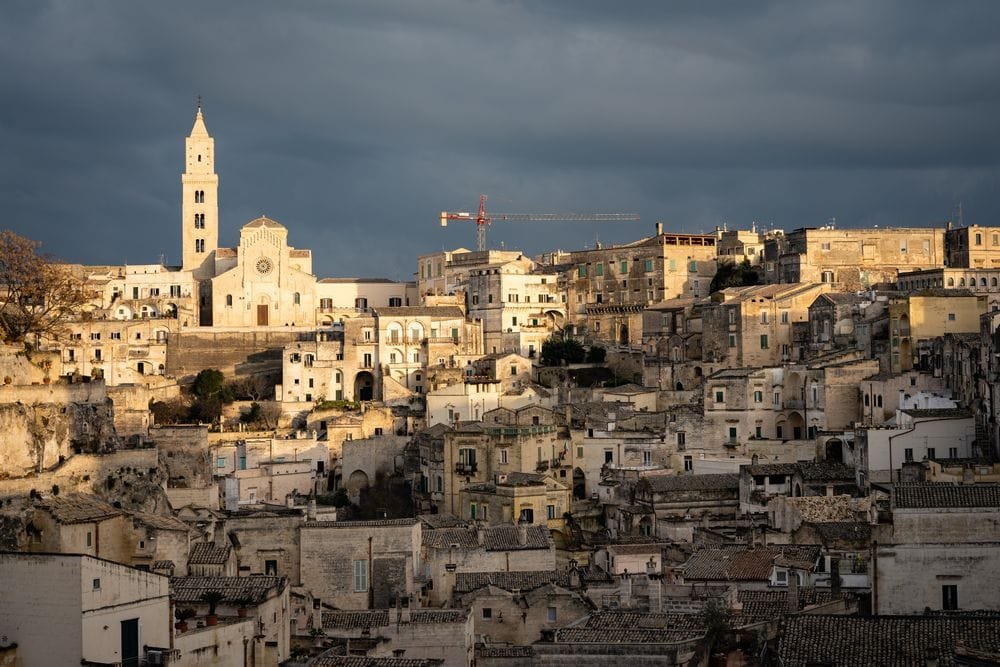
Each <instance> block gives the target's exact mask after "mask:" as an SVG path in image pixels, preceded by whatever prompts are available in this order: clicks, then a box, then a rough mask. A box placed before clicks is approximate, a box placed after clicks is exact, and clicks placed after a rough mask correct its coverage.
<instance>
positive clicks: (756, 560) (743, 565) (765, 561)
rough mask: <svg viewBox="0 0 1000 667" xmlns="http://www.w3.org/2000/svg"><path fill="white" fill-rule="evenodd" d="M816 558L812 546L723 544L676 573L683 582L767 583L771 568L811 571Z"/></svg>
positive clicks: (698, 555) (699, 554) (706, 550)
mask: <svg viewBox="0 0 1000 667" xmlns="http://www.w3.org/2000/svg"><path fill="white" fill-rule="evenodd" d="M819 554H820V547H819V546H812V545H769V546H760V547H755V548H752V549H751V548H749V547H747V546H746V545H743V544H727V545H723V546H718V547H708V548H704V549H699V550H698V551H696V552H694V553H693V554H692V555H691V558H689V559H688V560H687V562H686V563H684V565H682V566H680V568H679V569H680V571H681V573H682V574H683V576H684V579H685V580H687V581H694V580H697V581H767V580H768V579H770V576H771V569H772V568H773V566H774V565H781V566H784V567H795V568H799V569H812V566H813V564H814V563H815V562H816V559H817V558H819Z"/></svg>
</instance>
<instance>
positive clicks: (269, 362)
mask: <svg viewBox="0 0 1000 667" xmlns="http://www.w3.org/2000/svg"><path fill="white" fill-rule="evenodd" d="M311 336H312V333H311V332H303V331H291V330H289V331H282V330H281V329H261V330H259V331H258V330H247V331H226V332H218V331H213V330H211V329H186V330H182V331H181V332H180V333H177V334H175V335H173V336H171V337H170V338H169V339H168V340H167V373H168V374H169V375H173V376H175V377H177V378H179V379H181V380H183V381H186V380H191V379H193V378H194V376H195V375H197V374H198V372H199V371H201V370H204V369H206V368H217V369H219V370H220V371H222V372H223V373H224V374H225V375H226V376H228V377H232V376H235V375H248V374H253V373H274V374H277V375H279V376H280V375H281V354H282V350H283V349H284V346H285V345H288V344H289V343H294V342H297V341H302V340H308V339H309V338H310V337H311Z"/></svg>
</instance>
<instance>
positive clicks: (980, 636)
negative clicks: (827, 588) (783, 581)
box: [778, 614, 1000, 667]
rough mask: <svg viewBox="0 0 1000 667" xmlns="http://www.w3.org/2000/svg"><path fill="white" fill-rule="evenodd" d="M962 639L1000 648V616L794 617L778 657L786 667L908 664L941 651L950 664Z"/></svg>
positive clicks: (941, 661) (945, 666) (943, 665)
mask: <svg viewBox="0 0 1000 667" xmlns="http://www.w3.org/2000/svg"><path fill="white" fill-rule="evenodd" d="M959 642H962V643H966V642H968V643H971V644H975V645H977V646H980V647H992V648H994V649H997V648H1000V615H998V616H971V615H964V614H956V615H954V616H926V615H922V616H876V617H866V618H862V617H856V616H826V615H800V616H790V617H788V618H786V619H785V622H784V626H783V628H782V633H781V640H780V641H779V644H778V659H779V660H780V661H781V664H782V665H785V667H806V666H807V665H828V666H829V667H909V666H910V665H924V664H929V663H928V659H929V658H931V657H932V656H933V655H934V654H936V655H937V657H938V665H940V667H950V666H951V665H954V664H955V661H954V649H955V646H956V644H957V643H959Z"/></svg>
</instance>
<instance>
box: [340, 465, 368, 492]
mask: <svg viewBox="0 0 1000 667" xmlns="http://www.w3.org/2000/svg"><path fill="white" fill-rule="evenodd" d="M345 486H346V487H347V494H348V495H349V496H351V497H352V498H356V497H357V496H358V495H359V494H360V493H361V491H362V490H363V489H367V488H368V473H366V472H365V471H364V470H355V471H354V472H352V473H351V474H350V476H349V477H348V478H347V484H346V485H345Z"/></svg>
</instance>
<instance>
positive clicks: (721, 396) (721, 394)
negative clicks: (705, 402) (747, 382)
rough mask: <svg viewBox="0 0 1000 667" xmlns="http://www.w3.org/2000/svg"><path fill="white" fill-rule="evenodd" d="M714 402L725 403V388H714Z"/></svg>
mask: <svg viewBox="0 0 1000 667" xmlns="http://www.w3.org/2000/svg"><path fill="white" fill-rule="evenodd" d="M715 402H716V403H725V402H726V390H725V389H716V390H715Z"/></svg>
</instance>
